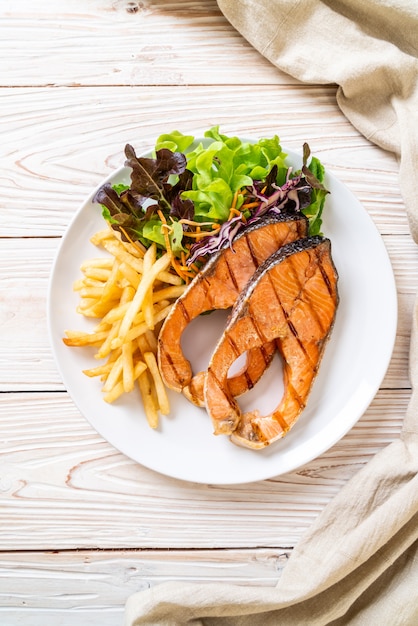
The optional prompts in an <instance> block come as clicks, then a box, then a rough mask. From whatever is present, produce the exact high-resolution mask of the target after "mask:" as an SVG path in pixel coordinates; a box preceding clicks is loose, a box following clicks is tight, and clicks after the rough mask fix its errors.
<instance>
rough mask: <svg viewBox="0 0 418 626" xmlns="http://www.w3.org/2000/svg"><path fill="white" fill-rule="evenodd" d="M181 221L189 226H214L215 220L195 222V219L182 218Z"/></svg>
mask: <svg viewBox="0 0 418 626" xmlns="http://www.w3.org/2000/svg"><path fill="white" fill-rule="evenodd" d="M179 223H180V224H187V225H188V226H213V225H214V222H195V221H194V220H186V218H182V219H181V220H179ZM215 226H216V224H215Z"/></svg>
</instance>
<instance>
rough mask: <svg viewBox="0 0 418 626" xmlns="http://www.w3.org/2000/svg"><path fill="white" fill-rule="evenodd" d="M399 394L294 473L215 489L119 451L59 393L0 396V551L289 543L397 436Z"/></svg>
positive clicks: (377, 404)
mask: <svg viewBox="0 0 418 626" xmlns="http://www.w3.org/2000/svg"><path fill="white" fill-rule="evenodd" d="M408 400H409V392H408V391H406V390H387V391H385V390H383V391H379V392H378V394H377V396H376V398H375V399H374V401H373V402H372V404H371V406H370V407H369V409H368V410H367V411H366V413H365V414H364V416H363V417H362V418H361V419H360V420H359V422H358V423H357V424H356V425H355V426H354V427H353V428H352V429H351V430H350V432H349V433H348V434H347V435H346V436H345V437H343V439H341V441H339V442H338V443H337V444H336V445H334V446H333V447H332V448H331V449H330V450H329V451H328V452H326V453H325V454H323V455H321V456H320V457H318V458H317V459H315V460H314V461H312V462H310V463H308V464H306V465H304V466H303V467H301V468H300V469H299V470H296V471H294V472H291V473H289V474H286V475H283V476H279V477H276V478H273V479H271V480H266V481H262V482H258V483H254V484H250V485H237V486H228V485H226V486H216V485H199V484H194V483H190V482H181V481H178V480H175V479H171V478H168V477H165V476H161V475H159V474H157V473H155V472H153V471H151V470H148V469H146V468H144V467H142V466H141V465H139V464H137V463H135V462H134V461H132V460H130V459H128V458H126V457H125V456H124V455H122V454H120V453H118V452H117V451H116V450H115V449H114V448H113V447H112V446H111V445H110V444H108V443H107V442H105V441H104V440H103V439H102V438H101V437H100V436H99V435H98V434H97V433H96V432H95V431H93V430H92V429H91V427H90V426H89V424H88V423H87V422H86V421H85V420H84V418H83V417H82V416H81V415H80V413H79V412H78V410H77V409H76V408H75V407H74V405H73V403H72V401H71V400H70V398H69V397H68V396H67V394H65V393H18V394H14V393H8V394H1V395H0V442H1V443H0V450H1V454H0V458H1V461H0V550H3V551H7V550H19V551H24V550H41V551H42V550H62V549H78V548H84V549H94V548H109V549H110V548H118V549H123V548H141V549H151V548H156V549H158V548H160V549H164V548H171V549H174V548H175V549H188V548H189V549H195V548H208V549H215V548H236V549H238V548H242V547H247V548H249V547H251V548H257V547H261V546H263V547H265V548H278V547H280V548H286V547H292V546H294V545H295V543H296V542H297V541H298V540H299V539H300V537H301V536H302V535H303V533H304V532H305V531H306V530H307V528H308V527H309V526H310V525H311V524H312V522H313V521H314V520H315V519H316V517H317V516H318V514H319V513H320V512H321V511H322V509H323V508H324V507H325V506H326V504H327V503H328V502H329V501H330V500H331V498H332V497H333V496H334V495H336V493H338V491H339V490H340V489H341V487H342V486H343V485H344V484H345V483H346V482H347V480H348V479H349V478H350V477H351V476H352V475H353V474H355V473H356V472H357V471H358V470H359V469H360V468H361V467H362V466H363V465H364V464H365V463H366V462H367V461H368V460H369V459H370V458H371V457H372V456H373V455H374V454H376V453H377V452H378V451H379V450H381V449H382V448H383V447H385V446H386V445H387V444H389V443H390V442H391V441H393V440H394V439H395V438H397V437H398V435H399V432H400V429H401V426H402V420H403V416H404V414H405V410H406V406H407V403H408ZM138 445H140V443H138Z"/></svg>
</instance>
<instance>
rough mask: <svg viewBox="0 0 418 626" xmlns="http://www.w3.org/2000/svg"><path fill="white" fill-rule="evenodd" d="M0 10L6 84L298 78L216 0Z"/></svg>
mask: <svg viewBox="0 0 418 626" xmlns="http://www.w3.org/2000/svg"><path fill="white" fill-rule="evenodd" d="M0 16H1V18H2V22H3V23H2V29H3V31H4V35H3V37H1V38H0V54H1V58H2V59H4V60H5V61H6V65H5V67H4V69H3V72H2V73H1V74H0V85H2V86H3V85H5V86H11V85H13V86H22V85H23V86H26V85H37V86H46V85H54V86H57V85H66V86H78V85H86V84H87V85H97V86H102V85H129V86H131V85H191V84H197V85H202V84H204V85H220V84H228V85H239V84H242V85H247V84H253V85H257V84H281V83H286V84H289V83H297V81H296V80H294V79H291V78H289V77H288V76H287V75H285V74H283V73H282V72H279V71H278V70H277V69H276V68H274V67H273V66H272V65H271V64H270V63H269V62H268V61H267V60H266V59H264V58H263V57H262V56H261V55H260V54H259V53H258V52H256V50H254V48H252V47H251V46H250V44H249V43H247V42H246V41H245V40H244V39H243V38H242V37H241V36H240V35H239V34H238V33H237V32H236V31H235V30H234V29H233V28H232V27H231V26H230V25H229V23H228V22H227V20H226V19H225V18H224V17H223V15H222V13H221V12H220V10H219V8H218V5H217V3H216V0H204V1H200V2H196V1H195V0H183V1H180V0H178V1H173V0H141V1H133V2H130V1H129V0H104V1H103V2H101V1H99V0H89V2H83V0H67V2H65V4H61V3H51V2H50V1H49V0H37V2H36V4H34V3H33V2H31V0H19V2H14V1H13V0H2V3H1V7H0ZM16 34H17V35H18V36H16ZM226 60H227V62H225V61H226ZM8 66H9V67H8ZM11 67H12V68H13V71H11ZM9 68H10V69H9Z"/></svg>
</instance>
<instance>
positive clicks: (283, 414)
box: [204, 237, 338, 448]
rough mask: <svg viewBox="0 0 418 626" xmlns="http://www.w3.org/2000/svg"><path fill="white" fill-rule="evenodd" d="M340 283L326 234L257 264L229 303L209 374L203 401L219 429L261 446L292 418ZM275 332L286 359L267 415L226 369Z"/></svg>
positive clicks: (319, 352) (308, 384)
mask: <svg viewBox="0 0 418 626" xmlns="http://www.w3.org/2000/svg"><path fill="white" fill-rule="evenodd" d="M337 283H338V274H337V271H336V269H335V266H334V263H333V261H332V257H331V244H330V241H329V240H328V239H324V238H322V237H307V238H303V239H300V240H297V241H294V242H292V243H289V244H287V245H285V246H283V247H282V248H281V249H280V250H279V251H278V252H276V253H274V254H273V255H272V256H271V257H270V258H269V259H268V260H267V261H266V262H265V263H263V264H262V265H261V266H260V267H259V268H258V270H257V271H256V272H255V274H254V276H253V278H252V279H251V280H250V282H249V284H248V286H247V289H246V290H245V292H244V293H242V294H241V295H240V296H239V298H238V299H237V301H236V303H235V305H234V307H233V309H232V312H231V315H230V319H229V322H228V324H227V326H226V328H225V331H224V333H223V335H222V337H221V339H220V341H219V343H218V345H217V346H216V348H215V351H214V353H213V355H212V359H211V362H210V364H209V367H208V371H207V375H206V378H205V384H204V396H205V403H206V408H207V410H208V413H209V415H210V417H211V418H212V422H213V426H214V432H215V434H226V435H230V436H231V440H232V441H233V442H235V443H237V444H239V445H244V446H246V447H250V448H263V447H265V446H266V445H268V444H270V443H272V442H273V441H276V440H277V439H279V438H281V437H283V436H284V435H285V434H286V433H287V432H288V431H289V429H290V428H291V427H292V426H293V425H294V423H295V422H296V420H297V419H298V417H299V415H300V413H301V412H302V411H303V409H304V408H305V406H306V403H307V399H308V396H309V393H310V390H311V388H312V385H313V382H314V380H315V377H316V374H317V372H318V368H319V364H320V362H321V359H322V356H323V352H324V348H325V345H326V342H327V340H328V338H329V336H330V333H331V331H332V327H333V324H334V319H335V314H336V310H337V306H338V291H337ZM273 340H274V341H275V342H276V345H277V349H278V351H279V353H280V355H281V357H282V361H283V382H284V393H283V397H282V399H281V400H280V402H279V404H278V406H277V407H276V409H274V411H272V413H271V414H270V415H266V416H262V415H260V414H259V412H258V411H256V410H255V411H249V412H247V413H245V414H242V413H241V410H240V408H239V405H238V403H237V402H236V400H235V398H234V397H233V396H232V395H231V392H230V389H229V384H228V381H227V377H226V375H227V372H228V369H229V367H230V364H231V362H232V360H233V359H235V358H236V351H237V350H238V352H239V353H240V354H242V353H243V352H244V351H246V350H250V349H252V348H254V347H255V346H258V345H262V344H264V343H265V342H266V341H273ZM232 346H233V349H232Z"/></svg>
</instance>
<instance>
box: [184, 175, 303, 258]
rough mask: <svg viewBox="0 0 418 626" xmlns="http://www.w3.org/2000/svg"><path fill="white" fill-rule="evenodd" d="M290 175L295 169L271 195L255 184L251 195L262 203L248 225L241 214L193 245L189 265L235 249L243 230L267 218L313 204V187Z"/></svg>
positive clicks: (253, 213) (275, 186)
mask: <svg viewBox="0 0 418 626" xmlns="http://www.w3.org/2000/svg"><path fill="white" fill-rule="evenodd" d="M290 173H291V168H289V170H288V172H287V177H286V182H285V183H284V185H282V186H281V187H279V186H278V185H276V184H273V188H274V189H275V191H273V193H271V194H270V196H266V195H264V194H262V193H261V191H260V186H261V184H262V183H261V181H255V182H254V184H253V186H252V188H251V190H250V195H251V196H252V197H253V198H254V199H258V200H260V204H259V205H258V207H256V208H255V209H254V210H253V211H252V213H251V216H250V217H249V218H248V219H247V220H246V221H245V222H244V221H243V220H242V218H241V216H239V215H237V216H235V217H233V218H232V219H230V220H229V221H227V222H224V223H223V224H222V226H221V228H220V229H219V230H218V232H217V233H216V234H214V235H208V236H207V237H204V238H203V239H201V240H200V241H198V242H197V243H195V244H193V246H192V247H191V249H190V256H189V258H188V259H187V265H191V264H192V263H194V262H195V261H196V260H197V259H199V258H200V257H204V256H207V255H210V254H214V253H215V252H219V250H222V249H223V248H226V246H227V245H229V246H232V241H233V239H234V237H235V236H236V235H237V234H238V233H239V232H240V231H241V230H243V229H244V228H245V227H246V226H249V225H250V224H254V223H255V222H257V221H258V220H260V219H261V218H262V217H263V216H264V215H267V214H273V215H278V214H281V213H282V212H283V210H290V207H291V211H292V212H300V211H301V209H302V208H304V207H305V206H306V204H307V203H308V204H309V199H310V193H311V189H312V188H311V186H310V185H309V183H308V182H307V181H306V179H305V178H303V177H302V175H301V174H299V175H298V176H295V177H294V178H290Z"/></svg>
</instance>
